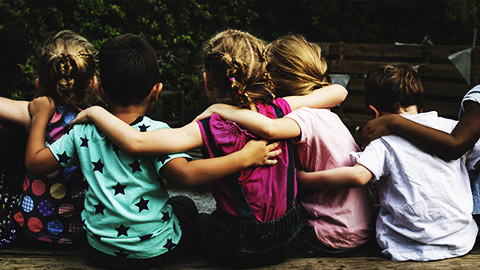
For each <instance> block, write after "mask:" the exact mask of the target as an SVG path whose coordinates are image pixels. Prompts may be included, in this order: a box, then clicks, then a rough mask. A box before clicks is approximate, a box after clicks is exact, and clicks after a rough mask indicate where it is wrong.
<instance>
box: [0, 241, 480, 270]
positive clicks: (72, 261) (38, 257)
mask: <svg viewBox="0 0 480 270" xmlns="http://www.w3.org/2000/svg"><path fill="white" fill-rule="evenodd" d="M479 264H480V247H479V246H478V245H476V246H475V247H474V249H473V250H472V251H471V252H470V253H469V254H467V255H465V256H462V257H458V258H453V259H446V260H440V261H433V262H395V261H391V260H388V259H386V258H384V257H382V256H381V254H380V251H379V249H378V247H377V246H376V244H375V243H374V242H372V243H369V244H367V245H366V246H364V247H362V248H360V249H358V250H356V251H352V252H350V253H347V254H343V255H331V256H327V255H316V256H313V255H305V254H303V253H299V252H297V253H295V254H294V256H293V257H292V258H288V259H286V260H285V261H284V262H282V263H279V264H276V265H271V266H266V267H261V268H259V269H292V268H294V269H385V268H388V269H471V268H478V265H479ZM0 269H2V270H10V269H56V270H57V269H100V268H97V267H95V266H94V265H93V264H92V263H91V262H90V261H89V259H88V258H87V257H86V256H85V254H84V253H83V251H82V250H81V249H79V248H76V249H57V250H55V249H34V248H32V247H29V246H28V244H27V243H18V244H17V246H16V247H14V248H10V249H3V250H0ZM162 269H225V268H224V267H220V266H218V265H215V264H212V263H210V262H208V261H206V260H205V259H203V258H201V257H200V255H198V254H197V253H196V252H194V253H192V254H190V255H189V256H187V257H185V258H184V259H182V260H180V261H178V262H175V263H173V264H171V265H168V266H166V267H163V268H162Z"/></svg>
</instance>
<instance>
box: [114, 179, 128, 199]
mask: <svg viewBox="0 0 480 270" xmlns="http://www.w3.org/2000/svg"><path fill="white" fill-rule="evenodd" d="M126 187H127V185H125V186H124V185H120V183H118V182H117V185H116V186H114V187H113V189H114V190H115V194H113V196H115V195H117V194H119V193H122V194H123V195H125V188H126Z"/></svg>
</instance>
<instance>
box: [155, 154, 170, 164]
mask: <svg viewBox="0 0 480 270" xmlns="http://www.w3.org/2000/svg"><path fill="white" fill-rule="evenodd" d="M169 158H170V156H169V155H163V156H159V157H158V160H157V162H162V163H165V160H167V159H169Z"/></svg>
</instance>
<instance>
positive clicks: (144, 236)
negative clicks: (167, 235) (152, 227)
mask: <svg viewBox="0 0 480 270" xmlns="http://www.w3.org/2000/svg"><path fill="white" fill-rule="evenodd" d="M152 235H153V234H146V235H143V236H140V241H145V240H148V239H150V238H152Z"/></svg>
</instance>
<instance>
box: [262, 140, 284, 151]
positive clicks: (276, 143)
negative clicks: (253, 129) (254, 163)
mask: <svg viewBox="0 0 480 270" xmlns="http://www.w3.org/2000/svg"><path fill="white" fill-rule="evenodd" d="M262 141H264V142H265V143H266V144H267V149H268V151H272V150H273V149H275V148H277V147H278V146H279V145H280V142H272V143H268V142H267V141H265V140H262Z"/></svg>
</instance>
